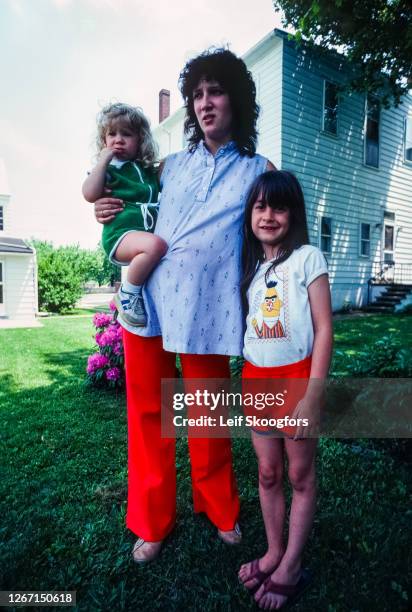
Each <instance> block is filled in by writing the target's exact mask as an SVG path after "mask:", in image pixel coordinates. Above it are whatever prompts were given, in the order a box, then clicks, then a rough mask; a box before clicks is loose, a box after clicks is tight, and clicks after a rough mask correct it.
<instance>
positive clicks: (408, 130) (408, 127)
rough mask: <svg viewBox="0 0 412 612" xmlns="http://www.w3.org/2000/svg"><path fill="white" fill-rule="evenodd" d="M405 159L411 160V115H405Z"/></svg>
mask: <svg viewBox="0 0 412 612" xmlns="http://www.w3.org/2000/svg"><path fill="white" fill-rule="evenodd" d="M405 161H410V162H412V115H408V117H405Z"/></svg>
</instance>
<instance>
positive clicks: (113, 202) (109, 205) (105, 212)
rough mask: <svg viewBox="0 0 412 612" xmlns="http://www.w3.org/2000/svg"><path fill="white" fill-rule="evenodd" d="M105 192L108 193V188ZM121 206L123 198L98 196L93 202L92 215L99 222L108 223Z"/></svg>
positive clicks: (122, 206)
mask: <svg viewBox="0 0 412 612" xmlns="http://www.w3.org/2000/svg"><path fill="white" fill-rule="evenodd" d="M105 192H106V193H110V190H109V189H105ZM123 208H124V204H123V200H119V198H111V197H110V196H105V197H104V198H99V199H98V200H96V202H95V203H94V216H95V217H96V221H98V222H99V223H103V224H105V223H110V221H113V219H114V218H115V216H116V215H117V214H118V213H119V212H121V211H122V210H123Z"/></svg>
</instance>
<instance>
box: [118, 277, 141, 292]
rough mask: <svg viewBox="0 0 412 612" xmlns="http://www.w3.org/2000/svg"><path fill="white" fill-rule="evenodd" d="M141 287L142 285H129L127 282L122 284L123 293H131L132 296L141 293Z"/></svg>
mask: <svg viewBox="0 0 412 612" xmlns="http://www.w3.org/2000/svg"><path fill="white" fill-rule="evenodd" d="M142 287H143V285H133V283H129V281H128V280H126V281H124V283H122V289H123V291H125V292H126V293H133V294H134V295H137V294H138V293H141V292H142Z"/></svg>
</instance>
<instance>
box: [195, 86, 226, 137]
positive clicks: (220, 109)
mask: <svg viewBox="0 0 412 612" xmlns="http://www.w3.org/2000/svg"><path fill="white" fill-rule="evenodd" d="M193 107H194V111H195V115H196V118H197V120H198V122H199V125H200V129H201V130H202V132H203V134H204V135H205V141H206V143H208V142H209V141H211V142H215V143H218V144H224V143H225V142H228V141H229V140H230V139H231V137H232V136H231V130H232V119H233V117H232V108H231V105H230V99H229V94H227V93H226V92H225V91H224V90H223V89H222V87H221V86H220V84H219V83H218V82H217V81H206V80H205V79H202V80H201V81H200V82H199V83H198V85H197V87H195V89H194V91H193Z"/></svg>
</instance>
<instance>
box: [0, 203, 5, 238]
mask: <svg viewBox="0 0 412 612" xmlns="http://www.w3.org/2000/svg"><path fill="white" fill-rule="evenodd" d="M3 229H4V217H3V206H0V232H1V230H3Z"/></svg>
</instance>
